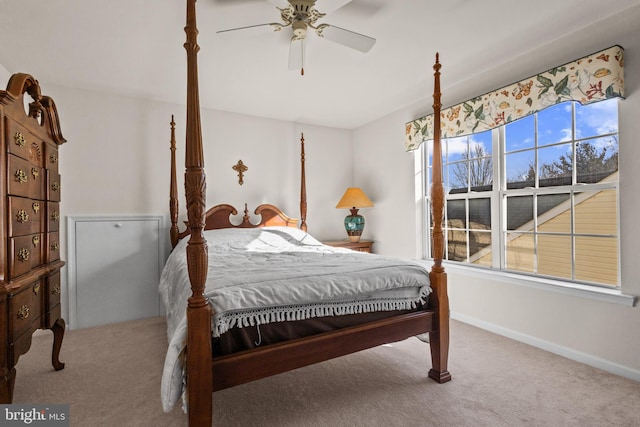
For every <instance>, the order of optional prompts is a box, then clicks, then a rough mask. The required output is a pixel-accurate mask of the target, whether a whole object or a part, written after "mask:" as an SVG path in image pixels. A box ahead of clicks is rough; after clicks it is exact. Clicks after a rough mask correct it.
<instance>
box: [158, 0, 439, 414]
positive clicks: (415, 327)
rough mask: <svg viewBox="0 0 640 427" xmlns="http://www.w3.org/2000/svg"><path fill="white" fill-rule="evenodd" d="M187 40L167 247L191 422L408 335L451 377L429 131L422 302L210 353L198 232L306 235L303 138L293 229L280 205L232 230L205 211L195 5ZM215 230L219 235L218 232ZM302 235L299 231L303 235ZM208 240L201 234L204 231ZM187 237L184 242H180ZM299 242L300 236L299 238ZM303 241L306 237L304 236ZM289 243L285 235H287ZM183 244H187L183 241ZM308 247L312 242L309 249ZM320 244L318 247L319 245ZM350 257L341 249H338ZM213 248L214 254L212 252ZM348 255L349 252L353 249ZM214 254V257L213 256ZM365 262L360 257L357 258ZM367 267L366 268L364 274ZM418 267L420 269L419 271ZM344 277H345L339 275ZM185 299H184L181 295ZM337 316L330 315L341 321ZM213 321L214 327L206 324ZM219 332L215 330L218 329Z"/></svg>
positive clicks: (206, 270) (218, 214)
mask: <svg viewBox="0 0 640 427" xmlns="http://www.w3.org/2000/svg"><path fill="white" fill-rule="evenodd" d="M185 32H186V35H187V41H186V43H185V44H184V47H185V49H186V51H187V76H188V77H187V120H186V151H185V166H186V171H185V195H186V200H187V227H188V229H187V231H184V232H182V233H181V232H179V230H178V225H177V222H178V203H177V184H176V178H175V174H176V168H175V142H174V141H175V128H174V124H173V120H172V147H171V152H172V180H171V198H170V209H171V221H172V226H171V242H172V244H173V245H174V246H176V245H180V244H182V246H183V247H184V248H183V249H184V251H185V252H184V253H185V255H184V258H186V264H187V268H186V270H187V271H188V282H190V289H189V292H190V296H189V297H188V302H187V311H186V321H185V325H186V326H185V328H186V331H185V340H186V352H185V353H186V357H185V358H186V362H185V365H186V395H187V396H186V397H187V402H188V412H189V424H190V425H194V426H195V425H199V426H200V425H211V423H212V397H211V394H212V392H213V391H216V390H221V389H224V388H227V387H232V386H235V385H239V384H243V383H246V382H249V381H253V380H257V379H260V378H265V377H268V376H271V375H275V374H278V373H282V372H286V371H289V370H293V369H296V368H299V367H303V366H307V365H310V364H314V363H318V362H321V361H325V360H329V359H332V358H335V357H339V356H342V355H346V354H350V353H353V352H357V351H360V350H364V349H367V348H371V347H374V346H378V345H381V344H385V343H390V342H395V341H400V340H403V339H406V338H408V337H411V336H415V335H420V334H424V333H429V335H430V347H431V360H432V368H431V369H430V370H429V373H428V375H429V377H430V378H432V379H434V380H435V381H437V382H439V383H444V382H447V381H449V380H450V379H451V375H450V374H449V372H448V370H447V359H448V349H449V305H448V296H447V278H446V273H445V271H444V268H443V266H442V255H443V247H444V243H443V242H444V239H443V232H442V227H441V222H442V215H443V208H444V191H443V186H442V175H441V166H439V162H441V155H440V138H439V134H438V133H437V132H436V133H435V138H434V163H435V164H434V169H433V170H434V172H433V186H432V194H433V223H434V224H435V226H434V229H433V254H434V265H433V267H432V269H431V271H430V272H428V273H427V272H426V271H425V272H424V274H425V275H427V276H428V277H427V281H428V282H427V287H429V286H430V290H431V291H432V293H431V295H430V296H429V297H428V302H427V303H426V304H423V305H418V307H417V308H416V309H412V310H391V311H387V312H386V313H385V314H384V315H382V316H378V315H377V314H376V313H364V314H365V315H370V316H372V317H366V316H365V317H364V318H359V319H357V320H356V321H355V322H351V323H347V326H344V325H342V326H340V327H338V328H334V329H332V330H329V331H328V332H321V333H314V334H311V335H304V334H303V335H302V336H300V337H298V338H294V339H290V340H284V341H280V342H275V343H271V344H263V345H260V346H257V347H255V348H251V349H246V350H242V349H241V350H238V351H231V352H229V353H227V354H216V351H215V349H214V348H213V344H212V342H213V339H212V336H215V335H216V330H215V324H216V323H215V322H212V316H214V318H215V316H216V314H217V313H215V312H214V310H213V309H212V306H215V303H216V302H217V301H210V300H209V298H208V296H207V294H206V293H205V288H206V284H207V276H208V274H209V275H210V274H211V271H210V263H209V261H210V258H209V251H210V250H209V249H208V243H207V239H206V238H205V234H206V233H210V232H209V231H205V230H217V231H222V232H226V229H247V230H245V231H252V230H253V231H256V230H257V229H260V228H262V227H271V226H274V225H275V226H281V228H280V229H278V228H277V227H276V230H275V232H277V233H279V234H278V235H280V234H281V233H282V232H283V229H290V230H292V231H291V233H293V235H294V238H295V239H297V238H298V237H299V236H298V234H296V233H303V232H304V231H305V230H306V221H305V219H306V191H305V173H304V162H305V158H304V139H302V140H301V143H302V144H301V171H302V172H301V200H300V210H301V224H300V226H299V228H298V223H297V220H294V219H291V218H289V217H288V216H287V215H285V214H284V213H283V212H282V211H281V210H280V209H279V208H277V207H275V206H273V205H261V206H260V207H258V208H257V209H256V211H255V213H256V214H257V215H259V216H260V218H261V219H260V222H259V223H258V224H252V223H251V222H250V220H249V215H248V211H247V209H246V206H245V215H244V218H243V221H242V223H241V224H240V225H233V224H232V223H231V221H230V220H229V217H230V215H236V213H237V212H236V210H235V209H234V208H233V207H232V206H230V205H217V206H215V207H213V208H211V209H209V210H206V207H205V205H206V202H205V195H206V180H205V172H204V158H203V148H202V135H201V128H200V126H201V124H200V114H199V99H198V70H197V52H198V50H199V47H198V45H197V41H196V39H197V34H198V30H197V27H196V8H195V0H187V25H186V27H185ZM434 70H435V87H434V114H435V117H436V121H435V126H436V127H435V129H439V117H440V115H439V109H440V84H439V75H440V73H439V70H440V64H439V62H438V57H437V56H436V64H435V65H434ZM220 229H222V230H220ZM304 234H306V233H304ZM207 235H208V234H207ZM186 236H189V238H188V241H187V242H186V243H184V242H183V241H180V240H181V239H182V238H183V237H186ZM300 238H301V239H306V238H307V237H304V236H303V237H300ZM309 238H310V237H309ZM287 239H289V237H287ZM182 240H186V239H182ZM314 245H315V244H314ZM316 246H317V245H315V246H314V248H313V251H316V250H320V251H324V250H325V249H324V248H322V247H316ZM320 246H325V245H320ZM340 250H342V251H344V252H349V251H348V250H346V249H338V251H340ZM214 251H215V250H214ZM354 254H355V252H354ZM215 256H218V255H217V252H216V254H215ZM358 256H363V257H375V256H374V255H371V254H358ZM363 260H364V258H363ZM365 270H366V269H365ZM422 270H424V269H422ZM345 277H346V274H345ZM185 299H186V298H185ZM341 317H342V316H337V317H336V318H341ZM212 323H214V326H212ZM277 325H278V323H277V322H276V323H269V324H267V325H263V326H260V327H261V328H265V329H263V330H264V331H266V330H267V328H268V327H273V328H277ZM218 332H219V331H218Z"/></svg>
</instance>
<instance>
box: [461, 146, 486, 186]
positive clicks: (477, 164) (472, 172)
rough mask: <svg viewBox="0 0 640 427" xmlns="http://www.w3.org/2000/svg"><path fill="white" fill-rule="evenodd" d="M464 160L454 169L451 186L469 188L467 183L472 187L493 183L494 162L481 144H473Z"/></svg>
mask: <svg viewBox="0 0 640 427" xmlns="http://www.w3.org/2000/svg"><path fill="white" fill-rule="evenodd" d="M471 154H473V155H471ZM462 159H463V161H462V162H460V163H456V165H455V167H454V169H453V179H452V180H451V181H452V182H451V184H452V186H453V187H454V188H467V183H468V184H469V186H470V187H480V186H483V185H491V184H492V183H493V161H492V160H491V155H489V153H487V152H486V151H485V149H484V147H483V146H482V145H481V144H473V145H472V146H471V147H470V149H469V150H468V151H467V152H465V153H464V154H463V155H462Z"/></svg>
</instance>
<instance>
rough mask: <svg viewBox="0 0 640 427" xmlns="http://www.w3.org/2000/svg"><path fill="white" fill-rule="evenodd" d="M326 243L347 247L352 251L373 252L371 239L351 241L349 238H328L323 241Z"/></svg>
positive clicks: (337, 246)
mask: <svg viewBox="0 0 640 427" xmlns="http://www.w3.org/2000/svg"><path fill="white" fill-rule="evenodd" d="M322 243H324V244H325V245H329V246H335V247H336V248H347V249H351V250H352V251H358V252H367V253H371V246H373V242H372V241H371V240H362V239H361V240H360V241H359V242H350V241H348V240H327V241H326V242H322Z"/></svg>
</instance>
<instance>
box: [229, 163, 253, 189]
mask: <svg viewBox="0 0 640 427" xmlns="http://www.w3.org/2000/svg"><path fill="white" fill-rule="evenodd" d="M232 169H233V170H234V171H236V172H238V184H240V185H242V184H244V173H245V172H246V171H248V170H249V168H248V167H247V166H245V165H244V163H242V160H238V163H236V165H235V166H233V168H232Z"/></svg>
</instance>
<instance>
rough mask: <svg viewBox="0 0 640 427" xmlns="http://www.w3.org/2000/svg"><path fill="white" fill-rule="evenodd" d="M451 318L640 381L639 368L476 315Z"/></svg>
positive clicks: (456, 315)
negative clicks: (509, 327) (491, 321)
mask: <svg viewBox="0 0 640 427" xmlns="http://www.w3.org/2000/svg"><path fill="white" fill-rule="evenodd" d="M451 318H452V319H455V320H459V321H460V322H463V323H468V324H470V325H473V326H476V327H478V328H480V329H485V330H487V331H490V332H493V333H496V334H498V335H502V336H504V337H507V338H511V339H513V340H515V341H519V342H522V343H525V344H528V345H531V346H533V347H537V348H540V349H542V350H546V351H548V352H550V353H554V354H557V355H559V356H562V357H566V358H567V359H571V360H575V361H576V362H580V363H584V364H585V365H589V366H592V367H594V368H598V369H602V370H603V371H607V372H610V373H612V374H616V375H620V376H622V377H625V378H629V379H631V380H634V381H638V382H640V371H639V370H637V369H633V368H629V367H628V366H623V365H620V364H618V363H614V362H611V361H609V360H605V359H601V358H599V357H595V356H592V355H590V354H587V353H582V352H580V351H577V350H574V349H571V348H568V347H563V346H561V345H558V344H555V343H552V342H549V341H545V340H541V339H538V338H535V337H532V336H530V335H526V334H523V333H520V332H517V331H514V330H512V329H508V328H504V327H502V326H498V325H495V324H493V323H489V322H485V321H484V320H479V319H476V318H474V317H470V316H466V315H464V314H459V313H453V312H452V313H451Z"/></svg>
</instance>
